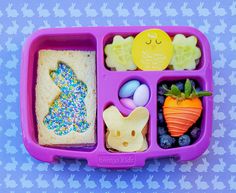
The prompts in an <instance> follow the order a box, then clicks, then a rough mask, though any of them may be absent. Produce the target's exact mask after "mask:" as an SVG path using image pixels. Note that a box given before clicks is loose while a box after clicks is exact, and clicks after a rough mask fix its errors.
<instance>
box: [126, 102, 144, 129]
mask: <svg viewBox="0 0 236 193" xmlns="http://www.w3.org/2000/svg"><path fill="white" fill-rule="evenodd" d="M126 119H128V120H129V121H132V123H133V127H134V128H135V129H136V130H140V131H142V129H143V128H144V127H145V125H146V124H147V122H148V119H149V111H148V110H147V108H145V107H137V108H136V109H134V110H133V111H132V112H131V113H130V115H129V116H128V117H127V118H126Z"/></svg>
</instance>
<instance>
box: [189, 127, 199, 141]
mask: <svg viewBox="0 0 236 193" xmlns="http://www.w3.org/2000/svg"><path fill="white" fill-rule="evenodd" d="M200 132H201V131H200V128H198V127H194V128H193V129H192V131H191V132H190V135H191V137H192V138H194V139H197V138H198V137H199V135H200Z"/></svg>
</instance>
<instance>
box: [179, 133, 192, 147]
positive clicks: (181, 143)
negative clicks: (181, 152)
mask: <svg viewBox="0 0 236 193" xmlns="http://www.w3.org/2000/svg"><path fill="white" fill-rule="evenodd" d="M178 142H179V146H180V147H182V146H187V145H189V144H190V142H191V139H190V137H189V136H188V135H182V136H181V137H180V138H179V140H178Z"/></svg>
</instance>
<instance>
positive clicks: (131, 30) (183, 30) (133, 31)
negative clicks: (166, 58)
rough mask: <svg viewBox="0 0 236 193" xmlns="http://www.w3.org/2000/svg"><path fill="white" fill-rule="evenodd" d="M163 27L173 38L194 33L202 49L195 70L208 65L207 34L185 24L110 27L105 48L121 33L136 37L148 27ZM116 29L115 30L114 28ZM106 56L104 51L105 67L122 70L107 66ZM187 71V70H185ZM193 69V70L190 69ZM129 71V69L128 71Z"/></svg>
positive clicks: (106, 35)
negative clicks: (173, 25) (184, 25)
mask: <svg viewBox="0 0 236 193" xmlns="http://www.w3.org/2000/svg"><path fill="white" fill-rule="evenodd" d="M154 28H157V29H161V30H163V31H165V32H166V33H167V34H168V35H169V36H170V37H171V38H173V37H174V36H175V35H176V34H183V35H185V36H187V37H188V36H191V35H194V36H195V37H196V38H197V39H198V42H197V46H198V47H199V48H200V50H201V54H202V55H201V57H200V59H199V63H198V65H197V67H196V69H194V70H193V71H195V70H196V71H197V70H200V69H202V68H204V66H205V65H207V64H208V63H209V60H208V58H209V55H208V52H209V51H208V49H209V48H208V47H207V46H205V44H204V42H205V41H206V38H205V36H204V35H203V34H202V33H201V32H200V31H198V30H197V29H195V28H191V27H183V26H181V27H180V26H175V27H170V26H160V27H159V26H140V27H125V28H124V27H116V28H112V27H111V28H109V29H108V30H106V34H105V35H104V39H103V49H104V48H105V46H106V45H107V44H110V43H112V41H113V37H114V36H115V35H120V36H122V37H123V38H127V37H128V36H133V37H135V36H136V35H137V34H138V33H140V32H142V31H144V30H146V29H154ZM114 29H115V30H114ZM105 59H106V56H105V53H103V63H104V65H103V68H105V69H106V70H108V71H111V72H118V73H119V72H120V71H114V70H111V69H110V68H109V67H107V65H106V62H105ZM134 71H140V70H134ZM165 71H175V70H170V69H166V70H165ZM185 71H186V70H185ZM190 71H192V70H190ZM126 72H127V71H126Z"/></svg>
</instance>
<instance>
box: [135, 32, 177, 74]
mask: <svg viewBox="0 0 236 193" xmlns="http://www.w3.org/2000/svg"><path fill="white" fill-rule="evenodd" d="M172 56H173V45H172V41H171V39H170V37H169V35H168V34H167V33H165V32H164V31H162V30H160V29H148V30H145V31H143V32H141V33H139V34H138V35H137V36H136V37H135V39H134V42H133V46H132V57H133V60H134V63H135V64H136V65H137V67H138V68H139V69H141V70H149V71H153V70H164V69H166V68H167V66H168V64H169V63H170V60H171V58H172Z"/></svg>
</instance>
